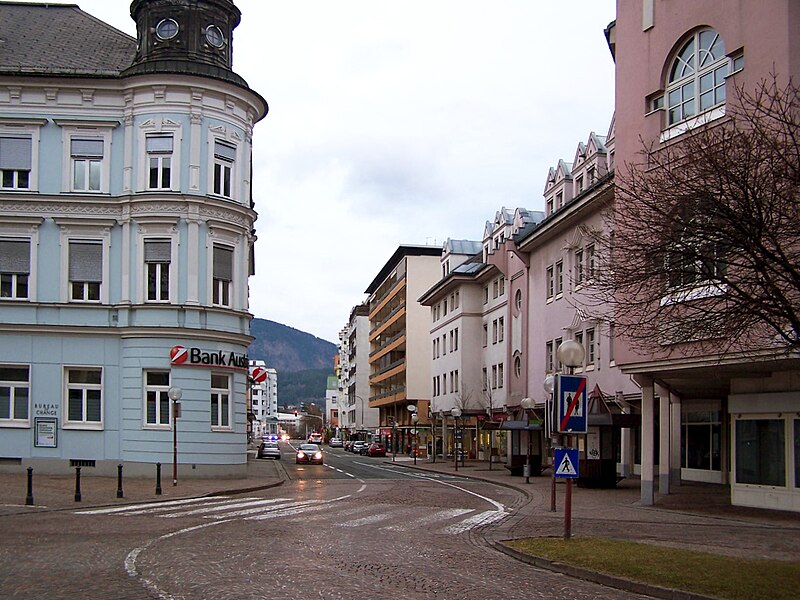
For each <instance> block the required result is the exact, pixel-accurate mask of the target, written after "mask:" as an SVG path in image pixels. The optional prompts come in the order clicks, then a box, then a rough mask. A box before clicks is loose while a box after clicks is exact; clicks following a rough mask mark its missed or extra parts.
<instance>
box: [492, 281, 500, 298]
mask: <svg viewBox="0 0 800 600" xmlns="http://www.w3.org/2000/svg"><path fill="white" fill-rule="evenodd" d="M498 294H499V284H498V281H497V279H495V280H494V281H493V282H492V298H497V296H498Z"/></svg>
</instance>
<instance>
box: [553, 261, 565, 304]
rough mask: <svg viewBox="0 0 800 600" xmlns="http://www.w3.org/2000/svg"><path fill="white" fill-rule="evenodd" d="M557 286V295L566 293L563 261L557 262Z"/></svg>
mask: <svg viewBox="0 0 800 600" xmlns="http://www.w3.org/2000/svg"><path fill="white" fill-rule="evenodd" d="M555 287H556V289H555V292H556V296H560V295H561V294H563V293H564V263H563V262H562V261H558V262H557V263H556V272H555Z"/></svg>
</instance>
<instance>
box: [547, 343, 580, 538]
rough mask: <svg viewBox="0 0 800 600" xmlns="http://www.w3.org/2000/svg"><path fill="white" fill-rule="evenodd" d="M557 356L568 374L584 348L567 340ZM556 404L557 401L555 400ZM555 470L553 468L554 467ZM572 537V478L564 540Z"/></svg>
mask: <svg viewBox="0 0 800 600" xmlns="http://www.w3.org/2000/svg"><path fill="white" fill-rule="evenodd" d="M556 354H557V356H558V360H559V362H561V363H562V364H564V365H566V366H567V367H569V372H570V373H572V370H573V369H574V368H575V367H579V366H581V365H582V364H583V359H584V357H585V356H586V350H585V349H584V347H583V346H582V345H581V344H579V343H578V342H576V341H575V340H567V341H566V342H564V343H563V344H561V345H560V346H559V347H558V351H557V353H556ZM556 401H557V402H558V401H559V400H558V399H556ZM554 468H555V466H554ZM571 535H572V478H568V479H567V490H566V493H565V495H564V539H565V540H568V539H569V538H570V537H571Z"/></svg>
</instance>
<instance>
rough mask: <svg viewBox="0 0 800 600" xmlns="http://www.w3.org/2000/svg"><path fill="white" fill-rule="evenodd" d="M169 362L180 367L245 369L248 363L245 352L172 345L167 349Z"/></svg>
mask: <svg viewBox="0 0 800 600" xmlns="http://www.w3.org/2000/svg"><path fill="white" fill-rule="evenodd" d="M169 360H170V363H171V364H173V365H175V366H182V367H214V368H223V369H241V370H245V371H246V370H247V369H248V365H249V364H250V363H249V361H248V358H247V354H242V353H239V352H225V351H223V350H217V351H216V352H208V351H206V350H201V349H200V348H186V347H184V346H173V348H172V349H171V350H170V351H169Z"/></svg>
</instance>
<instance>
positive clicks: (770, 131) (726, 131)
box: [590, 75, 800, 354]
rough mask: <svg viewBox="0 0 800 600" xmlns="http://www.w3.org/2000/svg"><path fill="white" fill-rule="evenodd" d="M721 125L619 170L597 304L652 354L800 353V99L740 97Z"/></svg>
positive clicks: (783, 90)
mask: <svg viewBox="0 0 800 600" xmlns="http://www.w3.org/2000/svg"><path fill="white" fill-rule="evenodd" d="M735 91H736V93H735V96H734V97H733V98H729V100H728V104H727V106H726V115H725V117H724V118H721V119H718V120H716V121H713V122H708V123H706V124H705V125H702V126H696V127H694V128H691V129H689V130H688V131H687V132H685V133H683V134H681V135H679V136H677V137H675V138H674V140H671V141H667V142H666V143H664V144H660V145H656V144H652V145H646V144H645V143H644V142H642V146H643V150H642V152H641V159H642V160H641V161H640V162H639V163H638V164H629V165H625V167H624V168H623V169H619V168H618V170H617V173H616V175H615V179H616V193H615V200H614V205H613V207H610V208H609V210H608V211H607V223H606V231H612V232H613V233H611V234H610V235H607V234H605V233H601V232H595V235H596V238H597V242H596V243H597V245H598V247H601V248H602V249H603V250H602V252H601V254H602V260H601V268H599V269H598V270H597V272H596V273H595V281H594V283H595V285H594V288H593V290H594V291H593V294H592V295H591V298H590V303H593V304H594V308H595V309H597V308H599V307H600V306H602V305H607V303H608V302H612V301H613V302H614V303H615V317H614V321H615V327H616V332H617V334H620V333H621V334H623V335H625V336H626V337H627V339H628V340H630V342H631V343H632V344H633V345H634V347H638V348H640V349H644V350H648V351H651V350H654V349H656V348H657V347H662V348H663V347H667V346H669V347H670V348H671V349H672V351H681V349H683V350H687V349H688V348H689V347H690V346H688V345H687V344H686V343H688V342H691V343H692V346H695V347H696V345H697V344H700V345H701V346H705V347H706V349H709V350H710V349H712V348H713V349H714V350H715V351H716V352H719V353H722V354H724V353H729V352H739V351H746V350H754V349H765V348H770V349H775V348H782V349H788V350H789V351H793V352H796V351H798V350H800V231H798V229H799V228H800V95H798V88H797V87H796V86H795V85H794V83H793V82H791V81H790V82H789V83H788V84H787V85H780V84H779V80H778V78H777V77H776V76H774V75H773V76H772V77H771V78H770V79H769V80H764V81H762V82H761V83H760V84H759V85H758V86H757V87H756V88H755V90H754V91H753V92H746V91H745V90H744V89H742V88H741V87H739V88H736V90H735Z"/></svg>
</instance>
